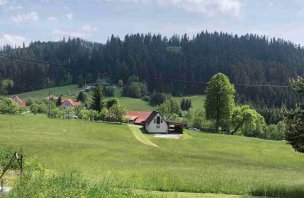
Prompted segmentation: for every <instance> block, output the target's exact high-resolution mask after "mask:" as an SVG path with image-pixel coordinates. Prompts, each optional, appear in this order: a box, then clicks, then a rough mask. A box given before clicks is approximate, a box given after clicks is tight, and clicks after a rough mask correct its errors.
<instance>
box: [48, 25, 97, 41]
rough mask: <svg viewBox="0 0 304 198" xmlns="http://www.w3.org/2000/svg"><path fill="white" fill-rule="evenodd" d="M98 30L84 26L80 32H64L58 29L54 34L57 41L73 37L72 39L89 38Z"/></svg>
mask: <svg viewBox="0 0 304 198" xmlns="http://www.w3.org/2000/svg"><path fill="white" fill-rule="evenodd" d="M97 30H98V28H97V27H94V26H90V25H83V26H82V27H81V28H80V30H78V31H70V30H62V29H56V30H54V31H53V32H52V34H53V35H54V36H55V37H56V38H55V39H56V40H58V39H62V38H63V37H72V38H85V39H86V38H89V37H91V36H92V35H93V33H94V32H96V31H97Z"/></svg>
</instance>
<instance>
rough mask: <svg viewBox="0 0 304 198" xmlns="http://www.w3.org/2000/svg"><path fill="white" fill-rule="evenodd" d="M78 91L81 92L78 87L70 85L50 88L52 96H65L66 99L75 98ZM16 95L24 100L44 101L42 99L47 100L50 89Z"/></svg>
mask: <svg viewBox="0 0 304 198" xmlns="http://www.w3.org/2000/svg"><path fill="white" fill-rule="evenodd" d="M78 90H79V88H78V85H68V86H62V87H53V88H50V91H51V95H55V96H60V95H63V96H64V97H69V96H74V95H75V93H76V92H77V91H78ZM15 95H18V96H19V97H20V98H21V99H22V100H26V99H27V98H36V99H42V98H46V97H47V96H48V95H49V89H41V90H38V91H32V92H25V93H20V94H15Z"/></svg>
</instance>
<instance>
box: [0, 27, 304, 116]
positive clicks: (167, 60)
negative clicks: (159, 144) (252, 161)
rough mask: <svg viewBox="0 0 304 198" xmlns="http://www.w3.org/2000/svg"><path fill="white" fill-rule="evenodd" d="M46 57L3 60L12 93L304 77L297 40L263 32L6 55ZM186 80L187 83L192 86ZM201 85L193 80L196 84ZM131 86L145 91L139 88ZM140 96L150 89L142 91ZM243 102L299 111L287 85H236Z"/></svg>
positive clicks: (183, 88) (147, 38) (46, 46)
mask: <svg viewBox="0 0 304 198" xmlns="http://www.w3.org/2000/svg"><path fill="white" fill-rule="evenodd" d="M1 54H2V55H3V54H4V55H8V56H14V57H20V58H23V59H39V60H43V61H46V62H48V63H53V64H43V63H40V62H26V61H22V60H16V59H10V58H4V57H1V58H0V80H6V79H10V80H12V81H13V83H14V86H13V87H9V90H8V91H9V93H18V92H24V91H32V90H36V89H41V88H46V87H49V86H60V85H65V84H70V83H78V82H79V81H81V82H82V84H83V82H87V83H89V82H95V81H96V79H98V78H101V77H107V78H109V79H111V80H112V82H113V83H115V84H116V83H118V82H120V83H122V82H123V83H125V84H127V82H128V79H129V77H130V76H136V77H138V79H139V81H140V82H143V83H144V84H145V85H146V86H147V91H149V92H150V93H153V92H154V91H156V92H166V93H171V94H172V95H179V96H180V95H188V94H201V93H204V91H205V89H206V85H205V84H200V83H195V82H207V81H208V80H209V79H210V78H211V77H212V76H213V75H214V74H216V73H218V72H222V73H224V74H225V75H227V76H228V77H229V78H230V79H231V81H232V82H233V83H235V84H254V85H260V84H274V85H286V84H288V80H289V79H290V78H292V77H295V76H297V75H303V72H304V67H303V63H304V50H303V48H301V47H300V46H297V45H295V44H293V43H291V42H288V41H284V40H281V39H275V38H271V39H269V38H267V37H265V36H257V35H251V34H247V35H243V36H238V35H232V34H227V33H222V32H213V33H210V32H207V31H206V32H201V33H199V34H197V35H195V36H194V37H192V38H190V37H189V36H188V35H186V34H185V35H182V36H178V35H174V36H172V37H170V38H167V37H164V36H162V35H160V34H132V35H126V36H125V37H124V39H121V38H119V37H115V36H111V37H110V38H109V40H108V41H107V42H106V43H105V44H100V43H94V42H88V41H84V40H82V39H79V38H75V39H71V38H68V39H63V40H62V41H59V42H39V41H38V42H33V43H31V44H30V45H29V46H28V47H24V46H23V47H21V48H12V47H10V46H4V48H3V50H2V51H1V52H0V55H1ZM185 81H186V82H185ZM193 82H194V83H193ZM130 86H136V87H138V86H141V84H139V83H135V82H134V83H133V84H132V85H131V84H130ZM141 87H142V88H141V90H140V91H139V92H135V93H132V94H135V95H142V91H143V92H145V91H146V90H144V87H143V86H141ZM235 89H236V90H237V93H238V94H237V95H236V101H238V102H240V103H252V104H254V105H255V106H257V107H259V108H260V109H261V110H262V109H263V108H264V107H265V106H267V108H272V107H274V108H275V107H280V106H281V105H282V104H285V105H286V106H287V107H293V106H294V104H295V101H296V99H297V96H296V95H295V94H294V92H292V90H291V89H288V88H274V87H259V86H256V87H246V86H236V87H235Z"/></svg>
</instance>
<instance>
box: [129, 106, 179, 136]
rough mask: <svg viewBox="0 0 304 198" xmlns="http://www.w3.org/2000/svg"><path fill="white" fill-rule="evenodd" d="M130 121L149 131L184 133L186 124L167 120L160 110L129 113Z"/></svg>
mask: <svg viewBox="0 0 304 198" xmlns="http://www.w3.org/2000/svg"><path fill="white" fill-rule="evenodd" d="M127 117H128V119H129V122H130V123H133V124H137V125H142V126H143V127H144V129H145V130H146V131H147V132H148V133H152V134H157V133H163V134H169V133H183V127H184V124H182V123H178V122H172V121H168V120H166V119H165V118H164V117H163V116H162V115H161V114H160V113H159V112H158V111H153V112H134V111H130V112H128V113H127Z"/></svg>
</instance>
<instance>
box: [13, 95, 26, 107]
mask: <svg viewBox="0 0 304 198" xmlns="http://www.w3.org/2000/svg"><path fill="white" fill-rule="evenodd" d="M12 99H13V100H14V101H15V102H16V103H17V104H18V105H19V107H26V102H24V101H22V100H21V99H20V98H19V97H18V96H12Z"/></svg>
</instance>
